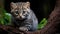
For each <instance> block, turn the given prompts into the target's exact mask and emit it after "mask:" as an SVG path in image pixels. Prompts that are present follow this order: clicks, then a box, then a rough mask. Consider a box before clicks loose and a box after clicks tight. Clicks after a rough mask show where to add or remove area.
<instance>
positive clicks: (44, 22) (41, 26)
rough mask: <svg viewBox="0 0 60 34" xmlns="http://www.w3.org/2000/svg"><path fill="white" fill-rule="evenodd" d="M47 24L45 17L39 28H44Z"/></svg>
mask: <svg viewBox="0 0 60 34" xmlns="http://www.w3.org/2000/svg"><path fill="white" fill-rule="evenodd" d="M46 24H47V19H46V18H43V19H42V20H41V22H40V23H39V24H38V29H42V28H44V26H45V25H46Z"/></svg>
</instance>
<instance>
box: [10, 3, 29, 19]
mask: <svg viewBox="0 0 60 34" xmlns="http://www.w3.org/2000/svg"><path fill="white" fill-rule="evenodd" d="M10 5H11V13H12V15H13V16H14V17H15V18H16V19H20V20H22V19H26V18H27V17H28V15H29V12H30V3H29V2H17V3H13V2H11V4H10Z"/></svg>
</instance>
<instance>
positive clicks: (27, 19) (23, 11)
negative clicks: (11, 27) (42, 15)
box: [10, 2, 38, 31]
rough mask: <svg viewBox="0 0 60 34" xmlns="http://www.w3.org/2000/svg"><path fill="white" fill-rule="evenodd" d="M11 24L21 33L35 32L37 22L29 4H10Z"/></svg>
mask: <svg viewBox="0 0 60 34" xmlns="http://www.w3.org/2000/svg"><path fill="white" fill-rule="evenodd" d="M10 5H11V15H12V22H13V23H14V24H15V25H16V26H17V27H19V29H20V30H22V31H36V30H37V26H38V20H37V17H36V16H35V14H34V12H33V11H32V10H31V9H30V3H29V2H16V3H14V2H11V4H10Z"/></svg>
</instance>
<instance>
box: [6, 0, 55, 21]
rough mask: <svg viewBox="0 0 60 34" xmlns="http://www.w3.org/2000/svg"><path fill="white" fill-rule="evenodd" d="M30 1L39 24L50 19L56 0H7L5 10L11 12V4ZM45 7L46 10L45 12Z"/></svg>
mask: <svg viewBox="0 0 60 34" xmlns="http://www.w3.org/2000/svg"><path fill="white" fill-rule="evenodd" d="M26 1H29V2H30V3H31V9H32V10H33V11H34V13H35V14H36V16H37V18H38V20H39V22H40V21H41V20H42V19H43V18H48V16H49V14H50V13H51V12H52V10H53V9H54V7H55V2H56V0H5V9H6V10H7V12H10V3H11V2H26ZM44 5H45V7H47V8H46V10H44Z"/></svg>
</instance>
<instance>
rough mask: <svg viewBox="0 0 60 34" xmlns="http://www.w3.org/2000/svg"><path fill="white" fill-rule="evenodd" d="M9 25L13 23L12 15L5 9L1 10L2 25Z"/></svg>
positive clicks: (0, 21)
mask: <svg viewBox="0 0 60 34" xmlns="http://www.w3.org/2000/svg"><path fill="white" fill-rule="evenodd" d="M9 23H11V14H9V13H7V12H6V10H4V9H3V8H0V24H2V25H8V24H9Z"/></svg>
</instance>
